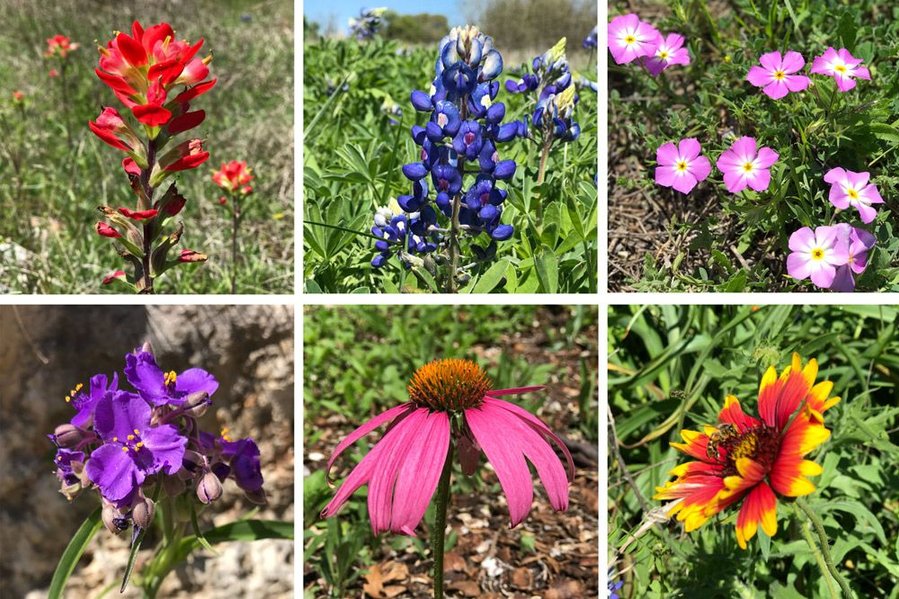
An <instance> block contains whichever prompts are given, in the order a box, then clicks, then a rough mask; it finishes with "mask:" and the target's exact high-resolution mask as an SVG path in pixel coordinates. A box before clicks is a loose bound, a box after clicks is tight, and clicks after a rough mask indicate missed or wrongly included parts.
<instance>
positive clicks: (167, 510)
mask: <svg viewBox="0 0 899 599" xmlns="http://www.w3.org/2000/svg"><path fill="white" fill-rule="evenodd" d="M156 509H158V510H161V511H162V544H163V545H165V546H166V547H167V546H168V545H169V544H170V543H171V541H172V532H173V531H174V529H175V521H174V520H173V518H172V516H173V514H172V512H173V511H174V509H175V504H174V503H172V498H171V497H169V496H168V495H166V496H165V497H164V498H163V500H162V501H161V502H159V503H157V504H156Z"/></svg>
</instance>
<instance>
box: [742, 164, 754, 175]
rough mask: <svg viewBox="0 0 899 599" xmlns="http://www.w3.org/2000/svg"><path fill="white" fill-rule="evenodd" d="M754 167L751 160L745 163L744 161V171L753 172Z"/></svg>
mask: <svg viewBox="0 0 899 599" xmlns="http://www.w3.org/2000/svg"><path fill="white" fill-rule="evenodd" d="M752 169H753V166H752V163H751V162H744V163H743V170H744V171H746V172H747V173H751V172H752Z"/></svg>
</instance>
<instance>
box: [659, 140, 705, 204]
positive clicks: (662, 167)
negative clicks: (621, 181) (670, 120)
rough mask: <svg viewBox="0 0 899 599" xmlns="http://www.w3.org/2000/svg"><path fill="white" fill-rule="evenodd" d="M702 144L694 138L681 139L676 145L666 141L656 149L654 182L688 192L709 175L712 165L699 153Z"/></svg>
mask: <svg viewBox="0 0 899 599" xmlns="http://www.w3.org/2000/svg"><path fill="white" fill-rule="evenodd" d="M701 152H702V146H700V145H699V142H698V141H697V140H696V138H693V137H688V138H687V139H682V140H680V142H678V144H677V145H674V144H673V143H672V142H668V143H665V144H662V145H661V146H659V149H658V150H656V163H657V164H658V166H657V167H656V175H655V180H656V183H657V184H659V185H661V186H662V187H673V188H674V189H676V190H677V191H679V192H681V193H690V191H692V189H693V188H694V187H696V185H697V184H698V183H699V182H700V181H702V180H704V179H705V178H706V177H708V176H709V173H711V172H712V165H711V163H710V162H709V159H708V158H706V157H705V156H702V155H701Z"/></svg>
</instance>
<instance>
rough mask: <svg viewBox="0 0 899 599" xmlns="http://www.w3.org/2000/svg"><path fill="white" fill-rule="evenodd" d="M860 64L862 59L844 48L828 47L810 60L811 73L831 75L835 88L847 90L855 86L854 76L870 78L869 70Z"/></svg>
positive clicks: (842, 90)
mask: <svg viewBox="0 0 899 599" xmlns="http://www.w3.org/2000/svg"><path fill="white" fill-rule="evenodd" d="M861 64H862V59H861V58H855V57H854V56H852V54H850V53H849V50H847V49H846V48H840V49H839V50H834V49H833V48H832V47H828V48H827V50H826V51H825V52H824V54H822V55H821V56H818V57H816V58H815V60H813V61H812V69H811V73H813V74H815V75H827V76H828V77H833V78H834V81H836V83H837V89H838V90H839V91H841V92H848V91H849V90H850V89H852V88H854V87H855V79H856V78H858V79H866V80H868V81H870V80H871V73H870V71H868V69H867V68H866V67H863V66H861Z"/></svg>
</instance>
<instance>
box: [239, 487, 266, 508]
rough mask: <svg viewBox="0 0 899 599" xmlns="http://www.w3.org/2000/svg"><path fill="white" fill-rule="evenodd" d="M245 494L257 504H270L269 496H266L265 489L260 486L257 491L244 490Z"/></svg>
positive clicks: (251, 501)
mask: <svg viewBox="0 0 899 599" xmlns="http://www.w3.org/2000/svg"><path fill="white" fill-rule="evenodd" d="M244 495H245V496H246V498H247V499H248V500H249V501H250V503H253V504H255V505H268V498H267V497H266V496H265V489H263V488H262V487H260V488H259V489H257V490H255V491H244Z"/></svg>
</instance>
